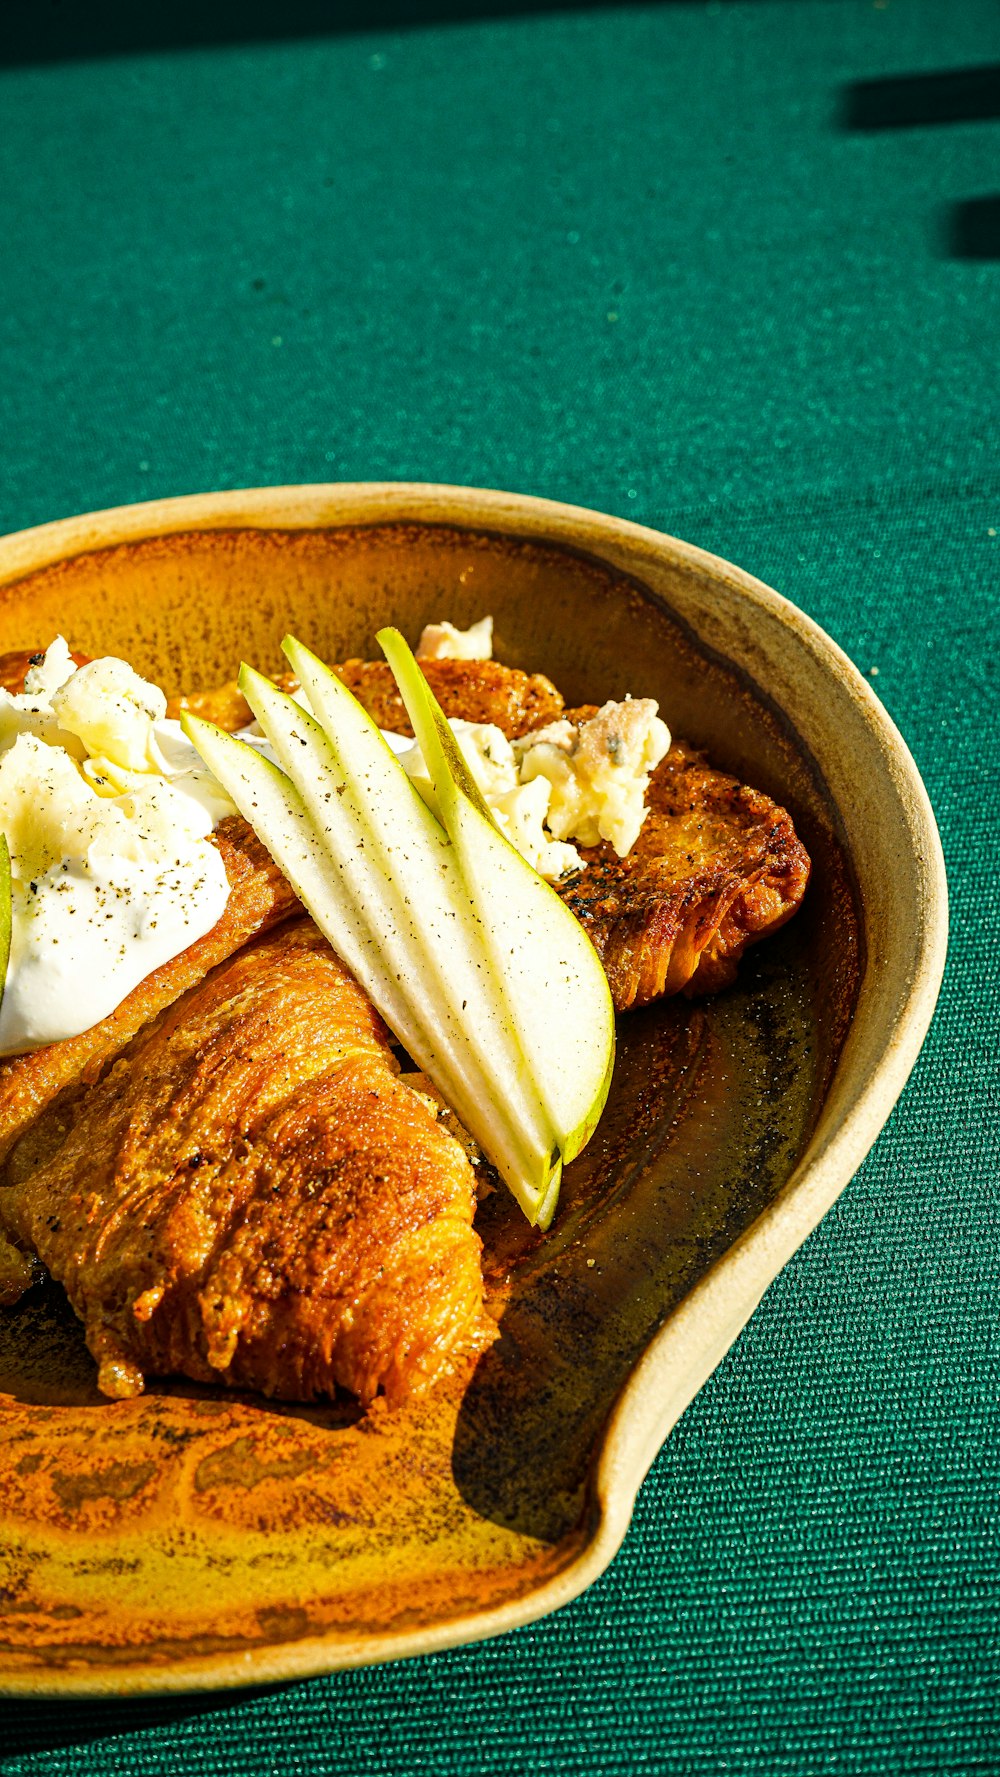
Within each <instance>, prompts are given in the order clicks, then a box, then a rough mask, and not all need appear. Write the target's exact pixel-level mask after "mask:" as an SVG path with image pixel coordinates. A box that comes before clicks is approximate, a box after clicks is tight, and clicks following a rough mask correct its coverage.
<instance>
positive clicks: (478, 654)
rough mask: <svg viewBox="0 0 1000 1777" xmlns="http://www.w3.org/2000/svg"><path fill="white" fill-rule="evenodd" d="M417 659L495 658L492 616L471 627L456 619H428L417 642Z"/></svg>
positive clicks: (481, 619)
mask: <svg viewBox="0 0 1000 1777" xmlns="http://www.w3.org/2000/svg"><path fill="white" fill-rule="evenodd" d="M417 659H418V660H492V659H493V619H492V617H482V618H480V620H479V622H478V623H474V624H473V625H472V627H471V629H456V628H455V625H454V624H453V623H428V624H426V625H425V627H424V629H423V631H422V633H421V637H420V640H419V642H418V643H417Z"/></svg>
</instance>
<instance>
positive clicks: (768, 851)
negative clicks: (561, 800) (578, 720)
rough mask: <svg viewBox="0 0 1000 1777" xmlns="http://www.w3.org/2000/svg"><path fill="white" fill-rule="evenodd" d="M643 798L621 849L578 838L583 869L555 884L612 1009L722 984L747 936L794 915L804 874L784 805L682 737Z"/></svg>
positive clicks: (754, 937)
mask: <svg viewBox="0 0 1000 1777" xmlns="http://www.w3.org/2000/svg"><path fill="white" fill-rule="evenodd" d="M647 802H648V806H649V814H648V815H647V817H646V821H645V823H644V825H643V827H642V831H641V832H640V834H639V837H638V839H637V840H636V842H635V845H634V846H633V847H632V850H631V851H630V852H629V854H628V856H627V857H625V858H619V857H618V856H617V854H616V853H615V851H614V850H613V849H612V847H611V846H609V845H601V846H592V847H589V848H588V847H584V848H582V856H583V858H584V860H585V864H586V868H585V869H584V870H583V871H582V872H580V873H578V874H577V875H576V876H574V877H571V878H569V880H568V881H567V882H565V883H563V884H561V885H560V894H561V895H562V898H563V900H564V901H565V903H566V905H567V906H568V907H569V908H570V909H571V911H572V912H573V913H575V915H576V917H577V919H578V920H579V921H580V923H581V925H582V926H583V928H584V930H585V931H586V932H587V934H588V936H589V937H590V938H591V940H592V942H593V944H594V946H595V949H596V950H597V953H598V955H599V956H600V958H601V961H602V962H603V964H604V968H605V971H606V973H607V976H608V980H609V982H610V984H611V992H612V997H613V999H614V1002H615V1010H616V1011H618V1012H624V1011H627V1010H628V1008H629V1007H630V1006H643V1005H646V1004H647V1003H648V1002H649V1001H650V1000H653V999H658V998H659V997H660V996H661V995H663V994H674V993H679V992H680V991H681V990H682V989H683V990H685V991H686V992H688V993H714V992H715V991H716V990H717V989H718V988H720V987H726V986H728V985H729V983H730V982H731V981H732V980H733V979H734V977H735V974H736V966H737V963H738V962H739V959H740V957H741V956H742V955H743V952H744V951H745V950H746V949H747V947H748V945H750V944H754V943H756V942H757V941H758V940H759V939H760V938H762V937H764V936H766V935H767V933H769V932H773V931H776V930H777V929H778V927H779V926H781V925H784V923H785V921H786V920H787V919H790V918H791V916H792V914H793V913H794V912H795V910H796V908H797V907H798V905H799V903H800V901H801V900H802V896H803V895H804V893H805V890H806V884H807V882H808V880H809V857H808V854H807V853H806V851H805V848H804V846H803V845H802V844H801V842H800V841H799V839H798V838H797V836H796V833H795V829H794V827H793V825H792V822H791V818H790V817H789V815H788V814H787V813H786V812H785V810H784V809H783V808H779V807H778V805H777V803H775V802H772V801H771V799H770V797H768V796H764V795H762V794H761V792H760V791H759V790H753V789H751V788H750V787H749V786H748V785H746V784H741V783H740V782H739V779H738V778H735V777H729V776H727V775H726V773H724V772H721V771H714V770H713V769H712V768H711V766H709V765H707V764H706V763H705V760H704V757H703V755H702V754H700V753H697V752H695V751H694V749H693V748H691V747H688V746H686V745H685V744H684V743H683V742H675V743H674V744H673V746H672V747H671V748H670V751H669V753H668V754H667V756H666V758H665V759H664V760H663V761H662V763H661V764H660V765H659V766H658V767H657V769H656V771H655V772H654V773H653V776H652V779H651V782H650V787H649V795H648V798H647Z"/></svg>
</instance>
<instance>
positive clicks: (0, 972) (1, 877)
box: [0, 833, 14, 1006]
mask: <svg viewBox="0 0 1000 1777" xmlns="http://www.w3.org/2000/svg"><path fill="white" fill-rule="evenodd" d="M13 923H14V911H13V906H12V903H11V892H10V849H9V847H8V845H7V835H6V833H0V1006H2V1005H3V990H4V987H5V985H6V982H7V966H8V964H9V962H10V936H11V929H12V927H13Z"/></svg>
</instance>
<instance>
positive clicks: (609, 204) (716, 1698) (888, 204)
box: [0, 0, 1000, 1777]
mask: <svg viewBox="0 0 1000 1777" xmlns="http://www.w3.org/2000/svg"><path fill="white" fill-rule="evenodd" d="M996 59H997V13H996V8H995V5H994V4H993V0H963V4H962V5H961V6H956V5H955V4H953V3H952V0H922V3H918V0H874V4H872V3H871V0H799V3H798V4H793V3H792V0H759V3H755V0H742V3H738V0H734V3H730V4H726V3H718V4H707V5H700V4H698V5H696V4H690V5H681V4H660V5H648V6H640V7H636V8H634V9H632V8H618V7H616V8H614V9H612V10H609V11H601V10H583V9H581V10H580V11H578V12H572V11H559V12H558V13H554V14H552V15H546V14H544V13H541V12H540V13H538V14H537V15H535V16H526V15H525V14H524V12H523V9H522V10H521V11H520V16H518V17H516V18H511V19H504V18H503V17H494V18H489V19H483V18H476V17H472V16H470V17H469V19H468V20H467V21H466V22H458V23H454V24H448V25H440V24H438V25H434V24H428V25H427V26H426V27H420V26H419V25H417V26H414V27H412V28H409V29H406V30H390V29H381V30H374V31H370V32H368V33H367V34H365V33H363V32H358V31H353V32H343V33H339V34H338V33H337V32H336V31H331V32H329V33H328V34H326V35H317V36H316V37H315V38H314V39H304V40H295V41H289V42H281V41H273V40H272V41H269V42H261V43H258V44H253V43H249V44H248V43H240V44H239V45H233V46H229V47H227V46H225V45H220V46H219V47H217V48H211V49H186V48H185V47H184V45H183V43H179V44H178V45H177V46H176V47H174V48H163V49H162V50H158V51H157V52H156V53H150V54H148V55H122V56H120V57H114V56H112V55H108V54H103V55H102V56H101V57H100V58H97V59H89V60H88V59H73V60H68V61H65V62H59V61H58V60H53V61H51V62H50V63H49V64H47V65H45V66H28V65H20V66H7V67H4V66H2V51H0V114H2V124H0V217H2V239H3V242H4V249H3V252H2V254H0V403H2V408H3V430H2V441H3V442H2V446H0V452H2V475H0V524H2V528H3V529H4V530H13V529H17V528H19V527H21V526H24V525H30V524H34V523H37V522H41V521H43V520H47V519H50V518H56V517H61V516H63V515H64V514H66V513H70V512H78V511H85V510H88V509H90V508H94V507H100V506H106V505H114V504H118V503H120V502H125V501H130V500H137V499H144V498H150V497H153V496H155V495H162V494H174V493H185V492H191V491H195V490H199V489H207V488H218V487H240V486H248V485H250V486H252V485H254V484H262V483H268V482H295V481H312V480H337V479H349V480H354V479H374V478H384V477H392V478H401V479H420V480H433V481H450V482H464V483H472V484H478V485H483V486H494V487H508V488H515V489H519V490H523V491H527V492H532V493H538V494H544V495H551V496H553V497H558V498H566V499H570V500H574V501H577V502H579V503H581V504H584V505H592V506H595V507H598V508H601V509H604V510H610V511H617V512H621V513H624V514H626V515H627V516H628V517H630V518H635V519H639V520H642V521H644V522H646V523H649V524H652V525H655V526H658V527H661V528H663V529H666V530H669V531H672V532H674V533H675V534H678V535H680V536H683V537H686V538H689V539H691V540H692V541H694V542H697V543H700V544H703V545H705V546H707V547H708V548H710V549H712V550H713V551H715V552H717V553H719V554H721V555H725V556H728V557H730V558H732V559H733V560H735V561H738V562H739V563H741V564H742V565H744V566H745V567H747V568H749V569H751V570H752V571H754V572H755V573H757V574H759V575H760V576H761V577H762V578H763V579H765V580H766V581H768V582H769V583H770V584H771V585H773V586H776V587H778V588H779V589H780V590H781V591H782V592H784V593H785V594H787V595H788V596H789V597H790V598H792V599H793V600H795V601H796V602H797V603H798V604H800V605H802V606H803V607H804V608H805V609H806V610H807V611H809V612H810V613H811V614H812V615H813V616H814V617H816V618H817V619H818V620H819V622H820V623H821V624H823V625H824V626H825V627H826V628H827V629H828V630H829V631H830V632H831V633H832V634H833V636H834V637H835V638H836V639H837V641H838V642H840V643H841V644H842V646H843V647H844V648H845V649H846V650H847V652H848V653H849V654H850V655H851V656H852V657H853V659H854V660H855V661H857V663H858V664H859V666H860V667H861V668H862V669H863V670H864V671H866V672H870V673H872V674H876V673H877V676H875V677H874V678H873V680H872V683H873V684H874V686H875V688H876V690H877V691H878V694H879V695H880V696H881V698H882V699H883V701H884V702H885V705H886V707H887V708H888V710H889V711H890V713H891V715H892V716H893V718H894V720H895V721H896V722H897V724H898V725H899V727H900V728H901V730H902V732H903V734H904V736H905V737H906V739H907V740H908V742H909V744H910V746H911V747H912V749H913V752H914V754H915V757H916V759H917V763H918V765H919V767H920V769H921V771H922V772H923V774H924V777H925V781H926V783H927V786H928V789H929V791H930V795H931V799H932V801H933V803H934V807H935V809H936V812H937V816H938V820H939V822H940V826H941V832H942V838H943V841H944V847H945V852H946V855H947V861H948V868H949V873H950V882H951V894H952V906H953V914H952V918H953V928H952V940H951V952H950V961H949V966H948V973H947V978H946V982H945V987H944V991H943V996H942V1000H941V1004H940V1007H939V1011H938V1014H937V1017H936V1019H935V1022H934V1025H933V1027H932V1031H931V1034H930V1037H929V1040H928V1042H927V1045H926V1047H925V1049H924V1051H923V1054H922V1056H921V1059H920V1061H919V1063H918V1065H917V1068H916V1070H915V1072H914V1075H913V1078H912V1080H911V1082H910V1085H909V1087H908V1089H907V1091H906V1093H905V1094H904V1097H903V1099H902V1101H901V1103H900V1104H899V1106H898V1107H897V1109H896V1111H895V1113H894V1114H893V1116H892V1118H891V1120H890V1123H889V1125H888V1127H887V1129H886V1131H885V1132H884V1134H883V1136H882V1137H881V1139H880V1140H879V1142H878V1144H877V1145H876V1147H875V1149H874V1151H873V1153H872V1154H871V1156H870V1157H869V1159H868V1160H867V1161H866V1163H865V1165H864V1166H863V1167H862V1169H861V1171H860V1173H859V1175H858V1176H857V1178H856V1179H855V1180H854V1182H853V1183H852V1184H851V1185H850V1186H849V1188H848V1189H847V1190H846V1191H845V1193H844V1195H843V1197H842V1198H841V1199H840V1201H839V1202H838V1204H837V1206H836V1208H835V1209H834V1210H833V1211H832V1212H831V1214H830V1215H829V1216H828V1217H827V1218H826V1220H825V1221H824V1222H823V1224H822V1225H821V1227H820V1228H819V1230H818V1231H817V1233H816V1234H815V1235H814V1236H813V1237H812V1238H811V1239H810V1240H809V1241H808V1242H807V1244H806V1246H805V1247H804V1248H803V1250H802V1251H801V1252H800V1253H799V1254H798V1255H797V1257H796V1258H795V1259H794V1260H793V1261H792V1263H791V1264H790V1265H789V1266H788V1267H787V1268H786V1270H785V1271H784V1272H783V1274H782V1275H781V1277H780V1278H779V1279H778V1281H777V1282H776V1283H775V1284H774V1286H773V1287H772V1289H771V1290H770V1291H769V1292H768V1295H767V1296H766V1298H765V1300H764V1303H763V1305H762V1306H761V1308H760V1310H759V1311H758V1313H757V1314H756V1315H755V1316H754V1318H753V1320H752V1322H751V1323H750V1325H749V1327H748V1328H747V1330H746V1332H745V1333H744V1335H743V1336H742V1338H741V1339H740V1340H739V1341H738V1343H737V1345H736V1347H735V1348H734V1350H733V1351H732V1352H731V1353H730V1355H729V1356H728V1358H727V1359H726V1360H725V1362H724V1363H723V1364H722V1365H721V1367H720V1368H719V1370H718V1371H717V1372H716V1374H715V1375H714V1376H713V1377H712V1379H711V1381H710V1382H709V1384H708V1385H707V1386H706V1387H705V1388H704V1389H703V1391H702V1392H701V1394H700V1395H699V1396H698V1398H697V1400H696V1401H695V1402H694V1404H693V1405H692V1406H691V1408H690V1409H689V1410H688V1412H687V1413H686V1414H685V1416H684V1418H683V1420H682V1421H681V1423H680V1425H679V1426H678V1427H677V1429H676V1431H675V1432H674V1434H673V1435H672V1436H671V1438H670V1439H669V1440H668V1442H667V1444H666V1446H665V1448H664V1449H663V1451H662V1452H661V1454H660V1456H659V1457H658V1459H657V1461H656V1463H655V1464H654V1466H653V1469H652V1472H651V1474H650V1476H649V1478H648V1480H647V1482H646V1484H645V1486H644V1487H643V1490H642V1492H641V1495H640V1497H639V1501H638V1504H637V1507H636V1512H635V1519H634V1523H633V1526H632V1529H631V1531H630V1534H629V1536H628V1538H627V1539H626V1542H625V1545H624V1547H623V1549H622V1551H621V1553H620V1555H619V1556H618V1558H617V1560H616V1561H615V1563H614V1564H613V1566H612V1567H611V1569H610V1570H609V1571H608V1572H607V1573H606V1574H605V1575H604V1577H603V1578H602V1579H601V1580H600V1581H599V1582H598V1583H597V1584H596V1585H595V1586H594V1587H593V1588H592V1589H591V1590H590V1591H589V1592H588V1593H587V1594H586V1595H585V1596H584V1597H582V1598H581V1599H579V1600H578V1601H577V1602H576V1603H574V1604H573V1605H572V1606H570V1607H569V1608H567V1609H566V1610H564V1611H563V1612H562V1613H560V1614H559V1615H558V1616H556V1617H553V1618H551V1619H549V1620H547V1621H544V1622H542V1623H539V1624H538V1625H536V1626H534V1627H532V1628H529V1629H525V1630H521V1631H519V1632H517V1633H515V1634H513V1635H510V1636H508V1637H506V1638H504V1639H502V1640H499V1641H496V1642H493V1643H490V1644H485V1645H482V1646H479V1647H472V1648H467V1649H461V1650H458V1651H455V1652H452V1653H448V1654H444V1655H439V1656H436V1657H434V1658H428V1659H421V1660H416V1661H413V1662H411V1663H409V1664H406V1665H402V1666H396V1667H384V1668H380V1669H372V1670H366V1671H357V1672H352V1673H347V1674H341V1675H335V1676H333V1677H330V1678H326V1679H320V1680H316V1681H314V1682H311V1683H306V1684H298V1685H294V1686H291V1687H286V1688H283V1689H279V1690H273V1691H269V1692H266V1693H256V1694H250V1695H242V1696H241V1695H230V1696H220V1697H212V1698H204V1697H202V1698H191V1699H175V1700H173V1701H151V1702H146V1703H135V1704H125V1703H123V1702H116V1701H114V1700H109V1701H107V1702H105V1703H102V1704H99V1705H93V1706H90V1707H84V1706H70V1705H67V1706H65V1707H61V1708H60V1707H56V1706H53V1705H44V1706H34V1705H28V1704H20V1703H17V1704H15V1703H10V1702H8V1703H6V1704H5V1705H3V1706H2V1717H0V1768H2V1769H3V1770H4V1771H5V1772H7V1773H9V1774H10V1777H15V1774H16V1777H28V1774H29V1773H30V1774H31V1777H56V1774H60V1777H62V1774H64V1773H65V1774H67V1777H69V1774H70V1773H72V1774H73V1777H81V1774H82V1777H111V1774H112V1773H128V1774H129V1777H153V1774H155V1777H175V1774H180V1773H184V1777H196V1774H197V1777H201V1774H203V1773H204V1774H206V1777H207V1774H209V1773H211V1774H213V1777H214V1774H215V1773H223V1772H229V1771H248V1772H253V1773H257V1772H260V1773H272V1772H273V1773H282V1774H284V1773H290V1774H291V1773H295V1774H298V1773H303V1774H305V1773H308V1774H312V1773H320V1772H331V1773H332V1772H337V1773H341V1772H343V1773H351V1774H352V1777H361V1774H367V1773H379V1774H383V1773H384V1774H386V1777H390V1774H391V1777H397V1774H399V1777H403V1774H405V1777H411V1774H412V1777H415V1774H417V1773H424V1772H426V1773H434V1774H435V1777H465V1774H467V1773H480V1772H481V1773H490V1774H491V1777H492V1774H494V1773H496V1774H497V1777H500V1774H505V1777H506V1774H507V1773H517V1772H523V1771H533V1772H534V1771H537V1772H553V1773H566V1774H574V1773H581V1774H582V1773H585V1772H586V1773H588V1777H589V1774H591V1773H594V1772H601V1773H604V1772H607V1773H615V1774H619V1773H620V1774H621V1777H626V1774H629V1777H631V1774H632V1773H636V1772H642V1771H650V1772H657V1773H670V1774H674V1773H678V1774H679V1773H687V1772H697V1773H702V1772H706V1773H720V1774H721V1773H727V1774H731V1773H768V1774H769V1777H775V1774H776V1773H784V1772H787V1773H789V1774H794V1777H805V1774H808V1773H823V1774H824V1777H825V1774H827V1773H835V1774H838V1777H839V1774H841V1773H843V1774H847V1773H858V1774H870V1773H877V1774H882V1773H885V1774H889V1773H900V1772H920V1773H945V1772H947V1773H967V1772H983V1773H989V1772H996V1771H1000V1627H998V1612H1000V1523H998V1504H997V1502H998V1492H1000V1435H998V1404H1000V1350H998V1338H997V1295H998V1290H997V1283H998V1276H1000V1166H998V1152H997V1102H998V1092H997V1062H996V1056H997V1046H998V1037H1000V1032H998V1018H997V1012H998V997H1000V996H998V982H997V950H998V947H997V938H996V928H997V921H998V917H1000V888H998V877H997V869H996V850H997V847H996V837H995V835H996V829H997V823H998V819H1000V758H998V744H997V743H998V718H997V665H998V643H997V617H998V598H997V585H998V568H1000V536H998V531H1000V475H998V469H997V452H996V446H997V437H998V418H1000V416H998V411H997V378H996V363H997V339H998V319H1000V317H998V305H997V293H998V283H1000V263H998V261H997V258H996V254H994V256H993V257H992V258H991V257H990V253H991V251H992V248H991V243H990V238H989V215H990V210H989V200H991V199H993V200H994V201H995V194H996V191H997V185H998V151H1000V122H998V121H997V113H998V109H1000V107H997V106H996V105H992V107H991V105H990V103H989V102H984V99H983V82H982V80H980V81H979V83H978V85H976V83H975V82H974V83H973V86H974V88H975V91H976V93H977V94H978V95H979V96H978V98H977V99H976V102H975V103H974V104H971V105H970V107H969V110H970V113H971V115H969V116H968V117H966V116H965V115H964V114H963V112H962V106H961V98H960V93H961V82H959V88H958V91H959V99H958V100H957V101H956V98H955V91H956V88H955V85H954V82H952V84H951V86H950V87H949V88H948V97H947V102H946V103H944V104H942V105H941V106H940V107H939V111H940V113H941V116H940V121H939V120H938V118H937V115H936V114H935V96H934V95H935V93H937V92H938V91H939V86H938V85H937V84H936V77H938V76H940V75H942V74H945V73H948V74H953V73H954V72H955V71H961V70H964V69H976V68H982V67H984V66H985V65H987V64H989V63H990V61H991V60H993V61H995V60H996ZM914 77H927V78H926V79H924V81H923V84H922V85H921V86H920V87H919V88H918V89H917V98H918V101H919V102H918V103H916V106H915V109H916V118H915V119H914V117H913V111H914V105H912V104H911V105H910V106H909V111H907V103H909V101H908V100H907V103H904V104H903V105H902V107H901V111H902V116H903V118H908V119H909V121H908V124H907V127H905V128H904V127H893V117H894V113H893V105H892V102H891V100H892V96H893V94H895V95H896V96H897V97H898V96H899V94H900V93H901V92H902V93H903V95H904V98H905V97H906V94H907V93H909V94H910V95H911V96H912V93H913V91H914V89H913V86H912V80H913V78H914ZM874 82H878V83H881V90H882V93H883V98H884V97H885V95H886V94H888V100H887V101H886V102H885V103H884V104H883V105H882V109H881V110H880V109H879V105H880V100H879V96H878V95H879V89H878V88H873V87H872V84H871V83H874ZM907 82H910V83H911V84H910V85H909V86H907V85H906V83H907ZM859 83H868V85H867V87H866V92H867V97H866V98H865V100H864V102H863V103H860V102H858V101H857V93H858V90H859ZM852 95H853V96H852ZM956 103H957V105H958V115H957V116H956V115H955V109H956ZM921 106H923V109H921ZM977 107H978V108H977ZM895 122H896V124H898V123H899V122H900V107H899V106H898V105H897V107H896V111H895ZM970 216H972V217H974V218H978V222H977V223H976V226H975V227H972V226H970V225H969V218H970ZM993 245H994V247H996V252H1000V246H996V243H993Z"/></svg>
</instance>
